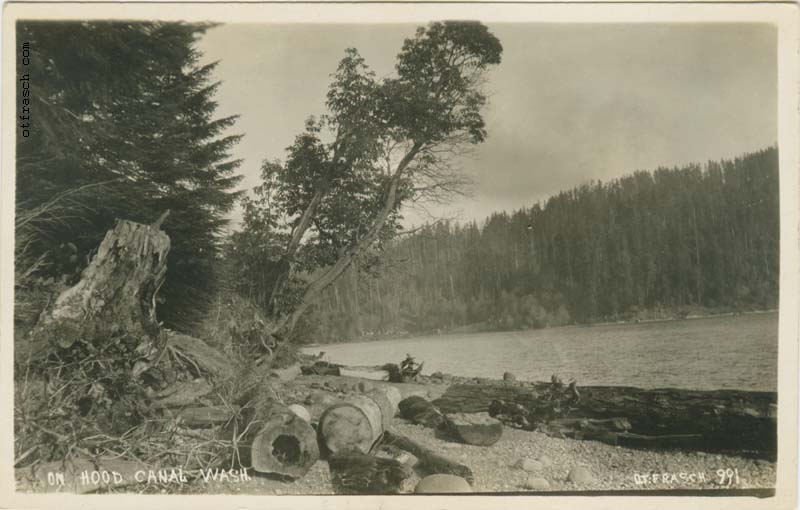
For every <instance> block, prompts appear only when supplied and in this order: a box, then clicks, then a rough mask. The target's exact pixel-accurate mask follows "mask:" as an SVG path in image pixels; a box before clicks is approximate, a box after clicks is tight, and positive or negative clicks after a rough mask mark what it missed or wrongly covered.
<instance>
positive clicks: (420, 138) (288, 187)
mask: <svg viewBox="0 0 800 510" xmlns="http://www.w3.org/2000/svg"><path fill="white" fill-rule="evenodd" d="M501 54H502V46H501V44H500V41H499V40H498V39H497V38H496V37H495V36H494V35H493V34H492V33H491V32H490V31H489V30H488V29H487V27H486V26H484V25H482V24H481V23H477V22H437V23H432V24H430V25H428V26H427V27H420V28H419V29H417V31H416V34H415V35H414V37H413V38H409V39H407V40H406V41H405V43H404V45H403V48H402V50H401V51H400V53H399V55H398V56H397V63H396V66H395V70H396V74H395V75H394V76H391V77H388V78H384V79H377V78H376V77H375V75H374V73H373V72H372V71H370V69H369V68H368V67H367V65H366V64H365V61H364V59H363V58H362V57H361V56H360V55H359V53H358V52H357V50H355V49H352V48H351V49H348V50H346V54H345V57H344V58H343V59H342V60H341V62H340V64H339V67H338V69H337V71H336V73H335V74H334V75H333V81H332V83H331V85H330V87H329V91H328V94H327V102H326V106H327V112H326V113H325V114H324V115H322V116H320V117H319V118H318V119H315V118H313V117H312V118H310V119H309V120H308V121H307V123H306V129H305V130H304V132H302V133H301V134H300V135H298V136H297V137H296V139H295V141H294V143H293V144H292V145H291V146H290V147H289V148H288V149H287V157H286V160H285V161H284V162H283V163H281V162H275V161H268V162H266V163H265V164H264V166H263V169H262V171H263V178H264V183H263V184H262V186H260V187H259V188H258V189H257V190H256V198H252V199H249V200H247V201H246V204H245V210H246V215H245V228H244V231H243V232H242V233H241V234H240V235H239V236H238V238H237V240H236V244H237V246H238V247H242V248H245V246H246V245H247V243H248V242H249V243H250V248H253V245H256V246H257V247H258V249H259V250H262V253H264V255H263V258H262V260H261V264H260V265H259V264H257V263H255V262H254V261H253V256H252V255H256V256H257V252H256V253H254V252H253V250H252V249H251V250H250V251H249V253H250V255H251V256H250V262H249V263H248V266H247V267H248V268H249V270H250V271H251V276H252V280H250V284H254V285H258V286H259V287H260V289H261V296H262V304H263V305H264V306H265V308H266V309H267V311H268V312H269V313H270V314H271V315H272V316H273V318H274V319H275V324H276V327H275V329H274V331H273V336H274V337H275V338H276V340H277V341H279V342H280V341H284V340H286V339H288V338H290V337H291V335H292V332H293V330H294V328H295V325H296V324H297V321H298V319H299V318H300V317H301V316H302V315H303V314H304V313H305V312H306V311H307V309H308V308H309V306H310V305H311V304H312V303H313V302H314V300H315V298H316V297H317V296H318V295H319V294H320V292H322V291H323V290H324V289H325V288H326V287H327V286H329V285H330V284H331V283H333V282H334V281H335V280H336V279H337V278H338V277H339V276H340V275H342V273H343V272H344V271H345V270H346V269H347V268H348V267H349V266H350V265H351V264H353V263H354V261H356V260H357V259H359V258H365V257H366V256H368V255H369V254H370V251H371V250H374V249H375V248H376V246H380V245H381V243H382V241H385V240H387V239H388V238H390V237H391V236H392V235H393V234H394V233H396V231H397V229H398V228H399V227H398V222H399V219H400V213H399V211H400V208H401V206H402V205H404V204H407V203H409V202H414V201H419V200H421V199H424V198H441V197H442V196H445V195H447V194H448V193H450V192H452V191H453V190H454V189H455V188H457V187H458V186H459V185H460V184H462V183H463V182H464V179H463V177H462V176H461V175H460V174H459V172H458V171H457V169H455V168H454V167H453V165H452V161H453V158H454V156H456V155H459V154H462V153H464V152H465V151H467V150H468V149H469V148H470V147H471V146H473V145H476V144H479V143H481V142H482V141H483V140H484V139H485V138H486V129H485V124H484V120H483V117H482V114H481V110H482V108H483V106H484V105H485V103H486V96H485V94H484V93H483V90H482V89H483V85H484V83H485V80H486V74H487V71H488V70H489V68H490V67H491V66H493V65H496V64H499V63H500V58H501ZM282 227H283V228H282ZM264 236H266V237H264ZM255 238H258V242H255V243H253V240H254V239H255ZM264 250H266V251H264ZM242 251H246V249H243V250H242ZM255 268H258V269H257V271H255V274H253V273H254V271H253V269H255ZM300 275H302V276H303V277H302V278H299V276H300Z"/></svg>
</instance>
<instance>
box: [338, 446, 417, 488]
mask: <svg viewBox="0 0 800 510" xmlns="http://www.w3.org/2000/svg"><path fill="white" fill-rule="evenodd" d="M328 465H329V466H330V471H331V484H332V485H333V489H334V492H335V493H336V494H399V493H400V492H402V491H403V482H404V481H405V480H406V479H408V478H409V477H410V476H411V474H412V473H411V470H410V469H409V468H408V467H406V466H404V465H403V464H401V463H400V462H398V461H397V460H394V459H387V458H384V457H376V456H374V455H368V454H366V453H364V452H362V451H360V450H355V449H344V450H339V451H337V452H334V453H333V454H332V455H331V456H330V457H329V458H328Z"/></svg>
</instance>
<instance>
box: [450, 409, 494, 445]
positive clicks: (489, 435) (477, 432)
mask: <svg viewBox="0 0 800 510" xmlns="http://www.w3.org/2000/svg"><path fill="white" fill-rule="evenodd" d="M445 426H446V427H447V430H448V431H449V432H450V435H451V436H453V437H454V438H455V439H457V440H458V441H461V442H462V443H466V444H471V445H475V446H491V445H493V444H495V443H496V442H497V441H499V440H500V437H501V436H502V435H503V424H502V423H501V422H500V420H496V419H494V418H492V417H491V416H489V415H488V414H486V413H452V414H446V415H445Z"/></svg>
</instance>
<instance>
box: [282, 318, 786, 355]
mask: <svg viewBox="0 0 800 510" xmlns="http://www.w3.org/2000/svg"><path fill="white" fill-rule="evenodd" d="M779 312H780V309H778V308H772V309H766V310H751V311H742V312H720V313H709V314H695V315H687V316H686V317H667V318H660V319H640V320H628V321H616V322H615V321H606V322H592V323H587V324H565V325H563V326H549V327H545V328H525V329H474V330H466V328H469V325H467V326H459V327H457V328H454V329H451V330H443V331H441V332H439V333H436V332H428V333H424V334H413V335H412V334H409V335H401V336H398V335H386V336H380V335H377V336H371V337H367V336H362V337H360V338H359V339H357V340H348V341H344V342H327V343H317V342H315V343H310V344H301V345H298V347H299V348H300V349H301V350H303V349H316V348H318V347H323V346H326V345H345V344H365V343H372V342H391V341H399V340H413V339H418V338H428V337H438V336H442V337H444V336H453V335H474V334H479V333H518V332H526V331H546V330H563V329H571V328H593V327H604V326H636V325H639V324H654V323H660V322H679V321H695V320H702V319H718V318H725V317H740V316H747V315H767V314H777V313H779Z"/></svg>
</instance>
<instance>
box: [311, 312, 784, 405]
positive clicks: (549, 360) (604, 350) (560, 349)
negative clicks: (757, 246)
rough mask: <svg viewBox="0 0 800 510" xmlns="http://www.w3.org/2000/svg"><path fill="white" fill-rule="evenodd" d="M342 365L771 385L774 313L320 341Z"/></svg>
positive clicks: (627, 382) (667, 383) (628, 382)
mask: <svg viewBox="0 0 800 510" xmlns="http://www.w3.org/2000/svg"><path fill="white" fill-rule="evenodd" d="M320 349H322V350H324V351H325V352H327V354H328V358H329V359H330V361H332V362H334V363H341V364H344V365H382V364H384V363H388V362H393V363H399V362H400V361H401V360H402V359H403V358H405V355H406V353H410V354H411V355H412V356H414V357H415V358H416V360H417V361H424V362H425V367H424V370H423V374H430V373H432V372H436V371H442V372H445V373H450V374H455V375H464V376H479V377H492V378H500V377H502V375H503V372H506V371H509V372H512V373H513V374H514V375H516V377H517V379H521V380H531V381H545V380H549V379H550V376H551V375H552V374H554V373H555V374H558V375H559V376H560V377H561V378H562V379H563V380H564V381H565V382H566V381H569V380H571V379H575V380H576V381H577V382H578V385H585V386H588V385H620V386H637V387H641V388H665V387H674V388H689V389H705V390H710V389H743V390H765V391H775V390H776V389H777V359H778V314H777V313H764V314H749V315H742V316H738V317H710V318H704V319H693V320H684V321H665V322H648V323H640V324H612V325H598V326H590V327H566V328H553V329H540V330H531V331H512V332H501V333H470V334H453V335H436V336H427V337H417V338H407V339H397V340H383V341H374V342H358V343H349V344H335V345H324V346H319V347H316V348H308V349H307V351H308V352H310V353H317V352H319V351H320Z"/></svg>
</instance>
